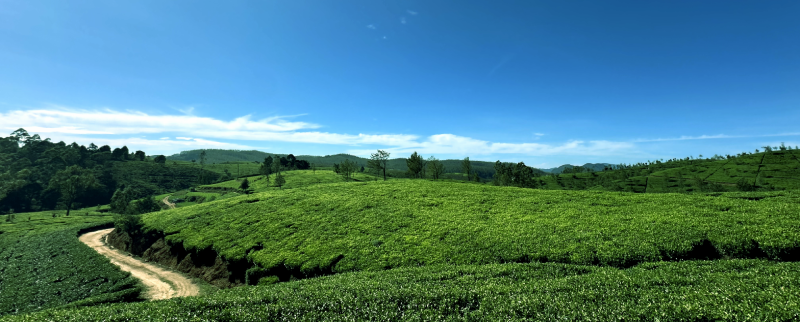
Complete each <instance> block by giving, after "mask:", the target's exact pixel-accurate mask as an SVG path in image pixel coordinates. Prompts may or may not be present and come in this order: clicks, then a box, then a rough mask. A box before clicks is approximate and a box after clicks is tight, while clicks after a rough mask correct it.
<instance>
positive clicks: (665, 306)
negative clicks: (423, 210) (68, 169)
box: [3, 260, 800, 321]
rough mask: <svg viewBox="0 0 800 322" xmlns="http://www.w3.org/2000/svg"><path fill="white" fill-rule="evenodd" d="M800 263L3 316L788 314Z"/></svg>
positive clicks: (496, 268) (795, 299)
mask: <svg viewBox="0 0 800 322" xmlns="http://www.w3.org/2000/svg"><path fill="white" fill-rule="evenodd" d="M798 287H800V267H799V266H798V265H797V263H775V262H768V261H763V260H719V261H685V262H656V263H647V264H643V265H640V266H637V267H634V268H629V269H623V270H620V269H616V268H612V267H596V266H580V265H569V264H555V263H530V264H490V265H437V266H427V267H411V268H399V269H393V270H389V271H381V272H358V273H346V274H338V275H334V276H327V277H321V278H315V279H307V280H301V281H295V282H287V283H280V284H275V285H270V286H254V287H240V288H235V289H231V290H224V291H220V292H217V293H216V294H213V295H210V296H200V297H187V298H176V299H171V300H167V301H157V302H144V303H132V304H113V305H105V306H98V307H87V308H74V309H60V310H50V311H45V312H41V313H37V314H33V315H28V316H12V317H8V318H7V319H3V320H7V321H31V320H37V321H132V320H136V321H463V320H467V321H531V320H534V321H617V320H625V321H658V320H661V321H705V320H712V321H714V320H716V321H720V320H722V321H776V320H777V321H789V320H796V319H798V318H800V314H799V313H798V312H800V306H798V303H800V295H798V292H797V291H796V290H797V288H798Z"/></svg>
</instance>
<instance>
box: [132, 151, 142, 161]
mask: <svg viewBox="0 0 800 322" xmlns="http://www.w3.org/2000/svg"><path fill="white" fill-rule="evenodd" d="M144 158H145V154H144V151H142V150H139V151H136V153H134V154H133V159H134V160H136V161H144Z"/></svg>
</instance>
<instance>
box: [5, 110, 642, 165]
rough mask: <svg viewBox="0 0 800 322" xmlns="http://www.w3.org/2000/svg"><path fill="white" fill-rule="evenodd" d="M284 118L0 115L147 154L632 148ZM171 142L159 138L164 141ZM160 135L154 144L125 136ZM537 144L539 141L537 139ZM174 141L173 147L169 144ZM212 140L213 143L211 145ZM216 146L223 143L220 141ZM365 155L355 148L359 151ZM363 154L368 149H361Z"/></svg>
mask: <svg viewBox="0 0 800 322" xmlns="http://www.w3.org/2000/svg"><path fill="white" fill-rule="evenodd" d="M286 118H287V117H285V116H284V117H271V118H266V119H262V120H252V119H251V118H250V117H249V116H242V117H238V118H236V119H234V120H231V121H223V120H219V119H214V118H209V117H200V116H194V115H150V114H147V113H142V112H136V111H126V112H119V111H114V110H110V109H106V110H100V111H97V110H76V109H66V108H59V109H37V110H27V111H25V110H16V111H9V112H6V113H0V131H6V132H7V133H10V132H11V131H13V130H16V129H17V128H20V127H22V128H25V129H27V130H28V131H29V132H31V133H37V134H40V135H42V136H43V137H52V138H53V139H54V140H63V141H65V142H68V141H69V142H72V141H74V142H79V143H81V144H88V142H95V144H108V145H113V146H121V145H128V146H141V148H148V149H150V150H148V153H150V152H151V150H152V151H165V150H169V151H175V149H177V148H199V147H209V148H229V149H247V148H250V149H252V147H250V146H246V145H242V144H235V143H227V142H223V141H272V142H291V143H314V144H329V145H345V146H351V147H353V148H352V149H351V150H350V151H348V152H350V153H353V154H357V155H369V153H370V152H371V151H373V150H374V148H381V149H386V150H389V151H390V152H393V153H398V154H407V153H411V152H413V151H418V152H420V153H426V154H434V153H435V154H437V155H438V154H445V155H447V154H449V155H490V154H519V155H528V156H548V155H591V156H606V155H614V154H620V153H629V152H632V151H633V150H634V144H633V143H630V142H612V141H580V140H575V141H569V142H566V143H563V144H545V143H530V142H528V143H504V142H489V141H484V140H478V139H474V138H470V137H465V136H459V135H454V134H436V135H431V136H427V137H424V138H423V137H420V136H417V135H413V134H363V133H360V134H345V133H331V132H321V131H314V130H313V129H316V128H318V127H319V125H316V124H312V123H305V122H290V121H287V120H286ZM168 133H170V134H173V136H163V135H164V134H168ZM142 134H160V135H159V136H156V137H160V138H159V139H153V140H150V139H147V138H146V137H134V138H131V137H130V136H133V135H138V136H141V135H142ZM535 135H536V136H537V137H539V136H541V135H543V134H542V133H536V134H535ZM170 137H174V139H170ZM212 139H213V140H212ZM219 140H222V141H219ZM362 146H364V148H363V149H361V148H357V147H362ZM366 146H369V149H367V148H366Z"/></svg>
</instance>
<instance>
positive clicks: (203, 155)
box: [200, 150, 206, 169]
mask: <svg viewBox="0 0 800 322" xmlns="http://www.w3.org/2000/svg"><path fill="white" fill-rule="evenodd" d="M205 166H206V150H203V151H200V169H202V168H203V167H205Z"/></svg>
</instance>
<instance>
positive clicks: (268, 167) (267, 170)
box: [258, 156, 272, 181]
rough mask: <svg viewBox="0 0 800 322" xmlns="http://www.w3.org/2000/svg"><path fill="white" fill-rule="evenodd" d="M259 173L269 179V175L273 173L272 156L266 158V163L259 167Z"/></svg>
mask: <svg viewBox="0 0 800 322" xmlns="http://www.w3.org/2000/svg"><path fill="white" fill-rule="evenodd" d="M258 173H260V174H261V175H263V176H264V177H266V178H267V181H269V175H270V174H271V173H272V157H271V156H269V157H266V158H264V163H262V164H261V167H260V168H259V169H258Z"/></svg>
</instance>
